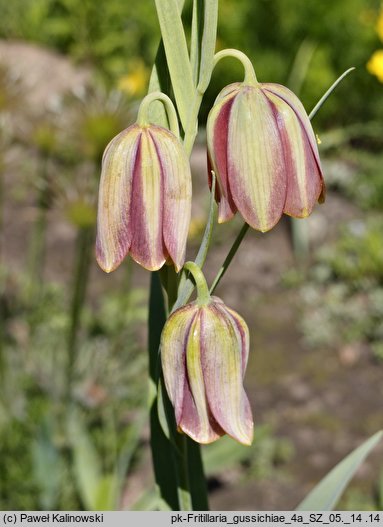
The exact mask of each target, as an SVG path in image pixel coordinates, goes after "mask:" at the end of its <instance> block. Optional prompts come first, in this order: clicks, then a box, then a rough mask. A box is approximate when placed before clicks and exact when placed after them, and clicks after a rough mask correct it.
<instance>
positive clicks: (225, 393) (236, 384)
mask: <svg viewBox="0 0 383 527" xmlns="http://www.w3.org/2000/svg"><path fill="white" fill-rule="evenodd" d="M187 266H190V263H188V264H186V265H185V267H187ZM194 267H195V266H194ZM189 269H191V268H190V267H189ZM197 272H198V271H197ZM193 275H194V276H196V269H194V270H193ZM199 275H200V276H199V278H198V277H197V280H199V281H200V282H201V280H203V281H204V279H203V278H201V272H200V271H199ZM205 283H206V282H205ZM197 284H198V281H197ZM248 355H249V330H248V327H247V325H246V322H245V321H244V320H243V318H242V317H240V316H239V315H238V313H236V312H235V311H233V310H232V309H229V308H228V307H227V306H226V305H225V304H224V303H223V302H222V300H220V299H219V298H217V297H214V296H213V297H210V296H209V295H208V294H206V295H205V298H204V299H202V300H201V296H200V294H199V298H198V299H197V300H196V301H195V302H192V303H190V304H187V305H186V306H184V307H181V308H180V309H178V310H176V311H175V312H174V313H173V314H172V315H171V316H170V317H169V319H168V320H167V322H166V324H165V326H164V329H163V332H162V337H161V360H162V369H163V373H164V379H165V385H166V389H167V392H168V394H169V398H170V400H171V402H172V404H173V406H174V411H175V418H176V422H177V426H178V429H179V430H180V431H182V432H184V433H185V434H187V435H189V436H190V437H191V438H192V439H194V440H195V441H197V442H198V443H211V442H213V441H215V440H216V439H218V438H219V437H220V436H222V435H224V434H228V435H230V436H231V437H233V438H234V439H236V440H237V441H239V442H240V443H243V444H245V445H250V444H251V442H252V438H253V418H252V413H251V408H250V404H249V400H248V398H247V395H246V393H245V390H244V387H243V377H244V374H245V369H246V365H247V360H248Z"/></svg>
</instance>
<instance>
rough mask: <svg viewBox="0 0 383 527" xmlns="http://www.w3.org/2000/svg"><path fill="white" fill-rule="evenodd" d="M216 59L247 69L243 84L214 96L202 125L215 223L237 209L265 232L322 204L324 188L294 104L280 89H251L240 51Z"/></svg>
mask: <svg viewBox="0 0 383 527" xmlns="http://www.w3.org/2000/svg"><path fill="white" fill-rule="evenodd" d="M230 52H231V53H230ZM234 52H235V53H234ZM220 54H222V56H228V55H230V54H232V55H234V56H237V58H239V57H241V60H243V61H244V65H245V71H246V70H247V71H246V75H245V80H244V82H243V83H234V84H231V85H229V86H227V87H226V88H224V89H223V90H222V91H221V93H220V94H219V95H218V97H217V99H216V101H215V104H214V106H213V108H212V110H211V111H210V114H209V117H208V122H207V142H208V156H209V163H210V165H211V168H212V170H214V172H215V174H216V177H217V191H216V199H217V201H218V204H219V222H220V223H223V222H225V221H228V220H230V219H231V218H232V217H233V216H234V214H235V213H236V212H237V210H238V211H239V212H240V213H241V215H242V216H243V218H244V220H245V221H246V222H247V223H248V224H249V225H250V226H251V227H253V228H254V229H256V230H259V231H262V232H265V231H268V230H269V229H271V228H272V227H273V226H274V225H275V224H276V223H277V222H278V221H279V219H280V217H281V215H282V214H283V213H284V214H288V215H289V216H294V217H296V218H304V217H306V216H308V215H309V214H310V213H311V211H312V209H313V207H314V204H315V203H316V202H317V201H320V202H321V201H323V200H324V193H325V186H324V182H323V176H322V170H321V165H320V160H319V153H318V148H317V143H316V139H315V135H314V132H313V130H312V127H311V123H310V120H309V118H308V116H307V114H306V111H305V109H304V108H303V105H302V103H301V102H300V101H299V99H298V98H297V97H296V95H294V93H293V92H292V91H290V90H289V89H288V88H285V87H284V86H281V85H280V84H271V83H259V82H258V81H257V79H256V77H255V73H254V70H253V68H252V65H251V63H250V61H249V60H248V59H247V57H246V61H245V60H244V57H245V56H244V55H243V54H242V53H240V52H237V51H236V50H226V51H224V52H220V53H219V54H217V55H220ZM209 172H210V171H209Z"/></svg>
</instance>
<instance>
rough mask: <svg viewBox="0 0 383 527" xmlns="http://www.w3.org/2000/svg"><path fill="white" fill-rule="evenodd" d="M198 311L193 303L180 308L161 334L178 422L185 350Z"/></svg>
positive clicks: (164, 364)
mask: <svg viewBox="0 0 383 527" xmlns="http://www.w3.org/2000/svg"><path fill="white" fill-rule="evenodd" d="M197 311H198V307H197V306H195V305H191V304H188V305H187V306H184V307H182V308H180V309H178V310H177V311H176V312H175V313H173V314H172V315H171V316H170V317H169V318H168V320H167V322H166V324H165V326H164V329H163V332H162V335H161V362H162V370H163V373H164V380H165V386H166V390H167V392H168V395H169V398H170V400H171V402H172V404H173V406H174V412H175V417H176V422H177V424H179V422H180V419H181V414H182V407H183V400H184V391H185V377H186V376H185V371H186V358H185V350H186V345H187V340H188V338H189V333H190V328H191V326H192V323H193V321H194V318H195V317H196V314H197Z"/></svg>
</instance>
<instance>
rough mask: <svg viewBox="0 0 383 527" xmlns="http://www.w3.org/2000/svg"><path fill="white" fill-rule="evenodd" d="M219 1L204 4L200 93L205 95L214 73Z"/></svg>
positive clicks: (209, 0)
mask: <svg viewBox="0 0 383 527" xmlns="http://www.w3.org/2000/svg"><path fill="white" fill-rule="evenodd" d="M217 23H218V0H204V2H203V31H202V42H201V58H200V68H199V82H198V91H200V92H201V93H205V91H206V88H207V87H208V85H209V82H210V79H211V74H212V71H213V62H214V52H215V43H216V40H217Z"/></svg>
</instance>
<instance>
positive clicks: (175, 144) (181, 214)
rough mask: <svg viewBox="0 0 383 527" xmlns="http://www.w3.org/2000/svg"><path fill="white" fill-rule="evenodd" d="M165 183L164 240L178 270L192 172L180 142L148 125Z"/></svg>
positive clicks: (165, 131) (185, 234)
mask: <svg viewBox="0 0 383 527" xmlns="http://www.w3.org/2000/svg"><path fill="white" fill-rule="evenodd" d="M150 135H151V137H152V140H153V142H154V145H155V147H156V152H157V158H158V162H159V166H160V170H161V174H162V181H163V185H164V191H163V199H164V203H163V239H164V242H165V246H166V249H167V252H168V253H169V256H170V258H171V259H172V261H173V262H174V265H175V267H176V270H177V272H178V271H179V269H180V268H181V267H182V266H183V264H184V261H185V252H186V241H187V235H188V230H189V224H190V215H191V195H192V187H191V174H190V165H189V160H188V158H187V155H186V152H185V151H184V148H183V146H182V144H181V143H180V141H179V140H178V139H177V138H176V137H175V136H174V135H173V134H171V133H170V132H168V131H167V130H165V129H164V128H160V127H157V126H151V128H150Z"/></svg>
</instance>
